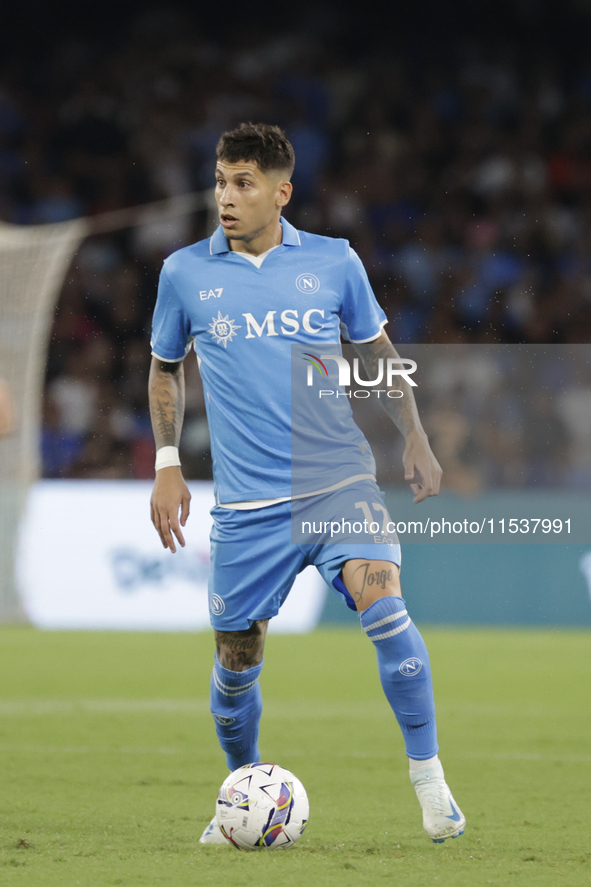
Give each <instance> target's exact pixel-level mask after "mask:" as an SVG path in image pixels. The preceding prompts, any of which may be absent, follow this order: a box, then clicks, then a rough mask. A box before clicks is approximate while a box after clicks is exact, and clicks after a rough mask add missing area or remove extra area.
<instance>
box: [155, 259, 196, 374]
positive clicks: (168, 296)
mask: <svg viewBox="0 0 591 887" xmlns="http://www.w3.org/2000/svg"><path fill="white" fill-rule="evenodd" d="M190 330H191V324H190V320H189V317H188V316H187V313H186V311H185V309H184V306H183V303H182V302H181V300H180V298H179V295H178V293H177V291H176V289H175V287H174V285H173V284H172V283H171V281H170V279H169V277H168V274H167V272H166V266H164V267H163V268H162V271H161V272H160V280H159V282H158V297H157V299H156V307H155V308H154V317H153V319H152V338H151V340H150V346H151V348H152V354H153V355H154V357H159V358H160V360H163V361H169V362H171V363H175V362H176V361H178V360H183V359H184V357H185V356H186V354H187V353H188V352H189V350H190V348H191V345H192V343H193V340H192V338H191V335H190Z"/></svg>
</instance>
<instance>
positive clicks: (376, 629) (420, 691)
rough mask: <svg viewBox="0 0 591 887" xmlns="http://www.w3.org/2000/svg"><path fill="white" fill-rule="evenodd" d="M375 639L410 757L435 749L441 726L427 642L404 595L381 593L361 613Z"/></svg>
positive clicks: (422, 756) (422, 757) (384, 682)
mask: <svg viewBox="0 0 591 887" xmlns="http://www.w3.org/2000/svg"><path fill="white" fill-rule="evenodd" d="M360 618H361V625H362V626H363V630H364V631H365V633H366V634H367V636H368V638H369V639H370V640H371V641H373V644H374V646H375V648H376V652H377V655H378V668H379V672H380V680H381V682H382V687H383V688H384V693H385V694H386V697H387V699H388V702H389V703H390V705H391V707H392V711H393V712H394V714H395V715H396V720H397V721H398V723H399V725H400V729H401V730H402V734H403V736H404V740H405V744H406V754H407V755H408V756H409V758H415V759H416V760H419V761H424V760H426V759H427V758H432V757H433V755H436V754H437V750H438V748H439V746H438V745H437V725H436V723H435V703H434V701H433V683H432V681H431V668H430V665H429V654H428V653H427V647H426V646H425V642H424V640H423V638H422V637H421V635H420V633H419V631H418V629H417V627H416V626H415V625H414V623H413V622H412V621H411V618H410V616H409V615H408V613H407V612H406V604H405V602H404V600H403V599H402V598H400V597H383V598H380V599H379V600H377V601H375V602H374V603H373V604H372V605H371V606H370V607H368V608H367V610H364V611H363V613H361V616H360Z"/></svg>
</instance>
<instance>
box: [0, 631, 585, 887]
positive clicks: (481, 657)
mask: <svg viewBox="0 0 591 887" xmlns="http://www.w3.org/2000/svg"><path fill="white" fill-rule="evenodd" d="M424 634H425V637H426V640H427V643H428V645H429V648H430V652H431V660H432V665H433V673H434V680H435V691H436V699H437V707H438V718H439V734H440V744H441V758H442V761H443V764H444V766H445V768H446V774H447V777H448V781H449V783H450V785H451V787H452V790H453V792H454V794H455V796H456V799H457V800H458V802H459V804H460V805H461V807H462V808H463V810H464V812H465V814H466V816H467V819H468V825H467V829H466V833H465V835H463V837H461V838H459V839H458V840H453V841H452V840H448V841H446V842H445V844H442V845H435V844H432V843H431V842H430V840H429V839H428V837H427V836H426V834H425V833H424V832H423V830H422V826H421V821H420V811H419V807H418V804H417V801H416V798H415V796H414V792H413V790H412V787H411V785H410V782H409V779H408V773H407V765H406V759H405V757H404V753H403V746H402V741H401V738H400V735H399V733H398V729H397V727H396V724H395V722H394V719H393V716H392V715H391V713H390V712H389V709H388V707H387V705H386V702H385V700H383V698H382V695H381V690H380V687H379V682H378V677H377V671H376V668H375V662H374V651H373V649H372V647H371V645H370V644H369V643H368V642H367V640H366V639H365V638H364V637H363V636H362V635H361V633H360V632H358V631H356V630H353V629H349V630H347V629H339V630H336V629H335V630H322V631H317V632H315V633H314V634H311V635H307V636H304V637H285V636H283V637H281V636H271V637H270V638H269V640H268V644H267V651H266V667H265V670H264V671H263V677H262V681H261V682H262V687H263V693H264V697H265V711H264V716H263V726H262V736H261V739H262V750H263V754H264V756H265V758H267V759H270V760H273V761H276V762H277V763H280V764H282V765H284V766H286V767H288V768H290V769H292V770H294V771H295V772H296V773H297V774H298V776H299V777H300V778H301V779H302V781H303V783H304V785H305V786H306V788H307V790H308V794H309V797H310V805H311V814H310V823H309V826H308V829H307V831H306V832H305V833H304V835H303V837H302V838H301V840H300V841H299V843H298V844H297V846H296V847H295V848H294V849H292V850H290V851H284V852H282V851H278V852H275V853H269V852H267V853H240V852H238V851H236V850H234V849H233V848H232V847H229V846H228V847H201V846H200V845H199V844H198V843H197V841H198V837H199V835H200V833H201V831H202V829H203V828H204V826H205V825H206V823H207V822H208V821H209V819H210V817H211V815H212V813H213V807H214V798H215V794H216V791H217V788H218V786H219V784H220V783H221V781H222V779H223V777H224V776H225V772H226V771H225V768H224V764H223V761H222V757H221V754H220V752H219V750H218V748H217V745H216V741H215V736H214V730H213V724H212V722H211V720H210V716H209V714H208V711H207V693H208V683H209V672H210V665H211V656H212V641H211V638H210V636H209V635H208V634H198V635H183V634H176V635H171V634H164V635H161V634H113V633H90V632H89V633H50V632H48V633H42V632H37V631H34V630H32V629H16V628H15V629H3V630H2V631H0V675H1V678H0V680H1V689H0V774H1V775H0V884H2V885H7V887H9V885H30V887H54V885H55V887H58V885H59V887H70V885H83V887H103V885H105V887H110V885H130V887H132V885H149V887H159V885H171V887H173V885H174V887H185V885H194V887H209V885H219V884H222V883H223V884H230V885H232V884H236V885H253V887H267V885H277V884H290V885H297V887H300V885H304V887H324V885H331V887H332V885H334V887H337V885H338V887H357V885H381V884H383V885H398V884H399V885H404V887H485V885H495V887H507V885H517V887H518V885H528V887H530V885H535V887H546V885H547V887H557V885H568V887H585V885H589V884H591V839H590V837H589V835H590V823H589V809H590V808H589V803H590V802H589V785H590V778H589V777H590V770H591V748H590V744H589V736H590V735H591V713H590V706H589V698H590V692H589V688H590V686H591V680H590V678H591V657H590V656H589V634H588V633H585V632H579V633H577V632H573V631H562V630H561V631H558V630H544V631H517V630H504V631H495V630H443V629H437V630H435V629H432V630H426V631H425V632H424Z"/></svg>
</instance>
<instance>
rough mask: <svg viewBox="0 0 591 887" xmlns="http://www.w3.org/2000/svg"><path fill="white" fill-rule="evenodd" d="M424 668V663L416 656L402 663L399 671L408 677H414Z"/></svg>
mask: <svg viewBox="0 0 591 887" xmlns="http://www.w3.org/2000/svg"><path fill="white" fill-rule="evenodd" d="M422 667H423V663H422V662H421V660H420V659H417V658H416V656H412V657H411V658H410V659H405V660H404V662H401V663H400V665H399V666H398V671H399V672H400V674H403V675H405V676H406V677H409V678H411V677H413V675H416V674H418V673H419V672H420V670H421V668H422Z"/></svg>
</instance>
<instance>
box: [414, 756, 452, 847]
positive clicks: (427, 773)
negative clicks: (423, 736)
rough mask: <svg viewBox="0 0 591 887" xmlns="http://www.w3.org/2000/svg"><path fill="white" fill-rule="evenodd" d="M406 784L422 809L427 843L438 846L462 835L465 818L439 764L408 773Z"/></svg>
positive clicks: (438, 762)
mask: <svg viewBox="0 0 591 887" xmlns="http://www.w3.org/2000/svg"><path fill="white" fill-rule="evenodd" d="M410 781H411V782H412V784H413V785H414V788H415V791H416V793H417V798H418V799H419V804H420V805H421V807H422V808H423V828H424V829H425V831H426V832H427V834H428V835H429V837H430V838H431V840H432V841H433V842H434V843H435V844H442V843H443V842H444V841H445V839H446V838H458V837H459V836H460V835H463V834H464V828H465V826H466V817H465V816H464V814H463V813H462V811H461V810H460V808H459V807H458V805H457V804H456V802H455V800H454V797H453V795H452V793H451V792H450V790H449V786H448V784H447V782H446V781H445V776H444V775H443V767H442V766H441V763H440V761H437V762H436V763H435V764H433V765H432V766H430V767H423V768H422V769H421V770H411V772H410Z"/></svg>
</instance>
